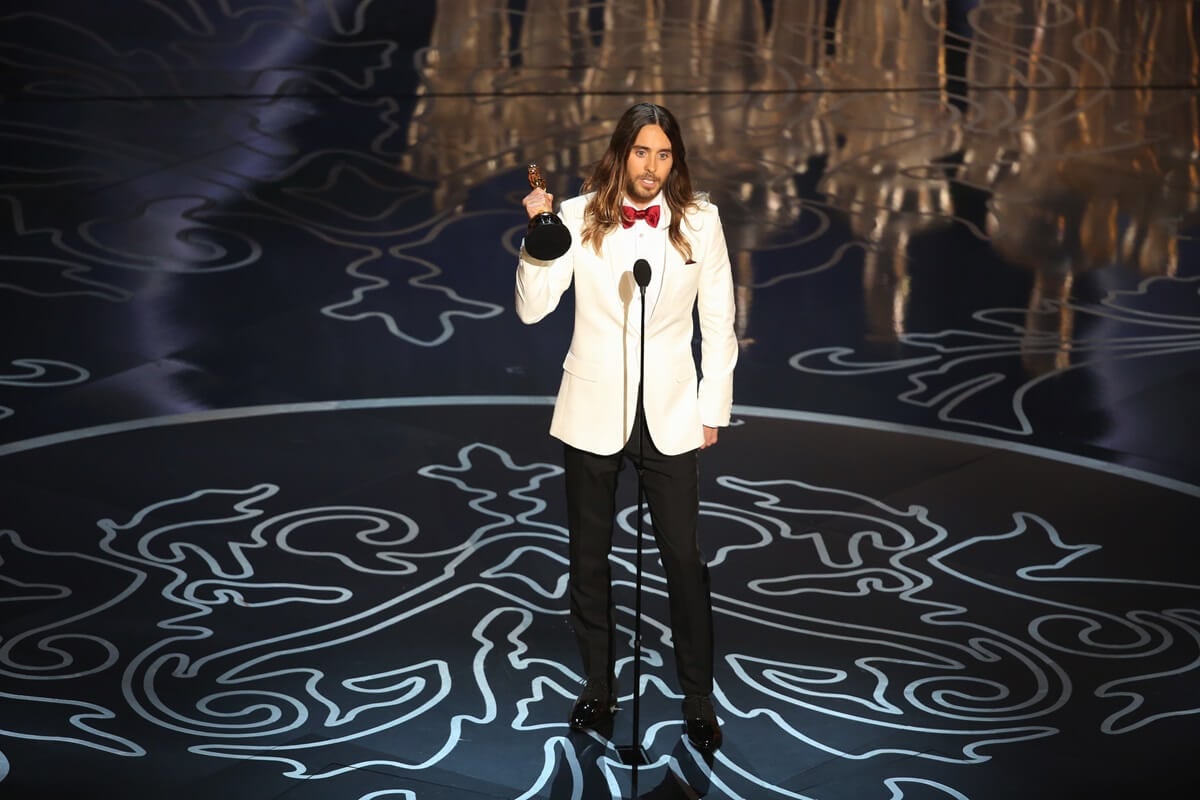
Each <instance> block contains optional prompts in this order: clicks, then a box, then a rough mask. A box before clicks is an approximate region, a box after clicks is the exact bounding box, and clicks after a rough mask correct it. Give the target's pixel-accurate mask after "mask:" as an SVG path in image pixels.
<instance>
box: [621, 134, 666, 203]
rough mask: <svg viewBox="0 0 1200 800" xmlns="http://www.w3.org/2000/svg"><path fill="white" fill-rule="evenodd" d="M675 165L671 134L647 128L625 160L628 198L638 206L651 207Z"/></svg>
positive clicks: (636, 140) (634, 143)
mask: <svg viewBox="0 0 1200 800" xmlns="http://www.w3.org/2000/svg"><path fill="white" fill-rule="evenodd" d="M674 163H675V162H674V155H672V153H671V140H670V139H668V138H667V134H666V133H665V132H664V131H663V129H662V128H661V127H660V126H658V125H646V126H645V127H643V128H642V129H641V130H640V131H638V134H637V139H635V140H634V142H633V148H632V149H630V151H629V157H628V158H626V159H625V176H626V181H625V194H627V195H629V199H630V200H632V201H633V202H634V203H638V204H644V203H649V202H650V201H651V200H653V199H654V195H656V194H658V190H659V189H660V188H662V183H663V181H665V180H666V179H667V176H668V175H670V174H671V166H672V164H674Z"/></svg>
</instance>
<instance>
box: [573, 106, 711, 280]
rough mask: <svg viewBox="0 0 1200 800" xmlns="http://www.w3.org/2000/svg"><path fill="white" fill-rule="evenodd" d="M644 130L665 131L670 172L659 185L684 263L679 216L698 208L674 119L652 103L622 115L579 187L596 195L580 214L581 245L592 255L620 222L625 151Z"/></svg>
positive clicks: (687, 250)
mask: <svg viewBox="0 0 1200 800" xmlns="http://www.w3.org/2000/svg"><path fill="white" fill-rule="evenodd" d="M647 125H657V126H659V127H660V128H662V129H663V133H665V134H666V135H667V139H668V140H670V142H671V172H670V174H668V175H667V179H666V180H665V181H663V188H662V193H663V198H664V199H665V200H666V203H667V207H668V208H669V209H670V210H671V223H670V225H669V226H668V227H667V236H668V238H669V239H670V240H671V244H672V245H673V246H674V247H675V249H676V250H678V251H679V252H680V254H681V255H683V257H684V260H691V257H692V247H691V245H690V244H689V243H688V240H687V238H686V237H685V236H684V235H683V231H682V229H681V225H682V224H683V215H684V212H686V211H687V210H688V209H690V208H694V207H695V206H696V198H695V195H694V194H693V192H692V176H691V173H689V172H688V166H687V148H686V147H684V145H683V135H682V134H681V133H680V132H679V123H678V122H676V121H675V115H674V114H672V113H671V112H670V111H668V110H667V109H665V108H663V107H662V106H660V105H655V104H654V103H638V104H637V105H635V106H632V107H631V108H630V109H629V110H628V111H626V112H625V113H624V114H622V115H621V118H620V119H619V120H617V127H616V128H615V129H614V130H613V134H612V139H610V140H609V142H608V150H607V151H605V153H604V156H603V157H602V158H601V159H600V161H599V162H597V164H596V166H595V167H593V169H592V175H591V177H589V178H588V179H587V181H585V182H584V184H583V191H585V192H595V194H594V195H592V198H591V199H590V200H589V201H588V204H587V208H585V209H584V212H583V220H584V222H583V236H582V239H583V244H591V246H592V249H593V250H594V251H596V253H599V252H600V243H601V242H602V241H603V240H604V237H605V236H607V235H608V234H609V233H610V232H612V231H613V230H614V229H615V228H616V227H617V224H618V223H619V221H620V219H621V200H622V199H623V198H624V197H625V184H626V182H627V181H628V177H629V176H627V175H626V174H625V163H626V161H627V160H628V158H629V151H630V150H632V149H633V144H634V142H636V141H637V136H638V132H639V131H641V129H642V128H644V127H646V126H647Z"/></svg>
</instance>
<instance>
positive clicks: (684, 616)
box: [563, 404, 713, 695]
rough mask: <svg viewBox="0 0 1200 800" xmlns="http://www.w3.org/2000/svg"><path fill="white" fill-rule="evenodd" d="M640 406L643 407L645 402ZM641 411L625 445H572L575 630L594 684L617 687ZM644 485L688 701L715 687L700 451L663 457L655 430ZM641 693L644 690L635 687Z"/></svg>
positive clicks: (647, 445) (569, 480) (567, 458)
mask: <svg viewBox="0 0 1200 800" xmlns="http://www.w3.org/2000/svg"><path fill="white" fill-rule="evenodd" d="M639 405H640V404H639ZM644 429H645V424H644V420H643V418H642V414H641V411H640V410H639V412H638V416H637V419H636V420H635V421H634V426H633V433H632V434H631V435H630V437H629V441H628V442H627V443H626V444H625V447H624V448H623V449H622V450H621V451H620V452H617V453H614V454H612V455H603V456H602V455H596V454H595V453H588V452H586V451H584V450H579V449H577V448H574V447H571V446H570V445H566V446H565V453H564V457H563V462H564V467H565V472H566V476H565V477H566V484H567V527H568V529H569V532H570V547H569V555H570V604H571V625H572V627H573V628H574V630H575V636H576V638H577V640H578V643H579V651H580V655H581V656H582V657H583V668H584V675H585V677H586V678H587V679H588V680H594V681H607V682H608V684H609V685H610V686H613V685H614V682H613V635H614V625H613V600H612V572H611V569H610V567H609V561H608V555H609V552H610V551H611V550H612V537H613V524H614V517H615V515H616V493H617V477H618V474H619V473H620V471H621V468H622V466H623V464H624V462H625V460H626V459H628V460H629V461H630V462H631V463H633V464H634V465H635V466H639V458H638V451H639V440H638V437H639V434H640V433H641V432H642V431H644ZM644 453H645V457H644V458H643V459H641V463H640V466H641V468H642V475H643V486H644V488H645V492H646V503H647V505H648V506H649V510H650V518H651V520H652V527H653V530H654V537H655V540H656V542H657V543H658V549H659V554H660V556H661V558H662V564H663V570H664V572H665V573H666V578H667V592H668V595H669V598H670V613H671V635H672V639H673V640H674V643H675V667H676V670H677V673H678V676H679V686H680V688H681V689H682V690H683V694H685V695H709V694H712V689H713V633H712V598H711V594H710V591H709V581H708V565H707V564H706V563H705V560H704V557H703V556H702V555H701V553H700V548H699V544H698V541H697V537H696V527H697V521H698V519H699V513H700V497H699V453H698V451H696V450H692V451H690V452H687V453H682V454H680V455H675V456H667V455H663V454H662V453H660V452H659V451H658V448H656V447H655V446H654V443H653V442H652V441H651V440H650V435H649V433H648V432H647V433H646V438H645V442H644ZM635 689H636V687H635Z"/></svg>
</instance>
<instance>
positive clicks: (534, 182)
mask: <svg viewBox="0 0 1200 800" xmlns="http://www.w3.org/2000/svg"><path fill="white" fill-rule="evenodd" d="M529 188H531V189H545V188H546V180H545V179H544V178H543V177H542V172H541V170H539V169H538V166H537V164H530V165H529ZM570 247H571V232H570V231H569V230H567V226H566V225H563V223H562V220H561V219H559V218H558V216H557V215H555V214H552V213H550V210H549V209H547V210H546V211H543V212H542V213H540V214H538V215H537V216H536V217H533V218H532V219H530V220H529V231H528V232H527V233H526V234H525V252H527V253H529V255H531V256H533V257H534V258H536V259H538V260H539V261H553V260H554V259H556V258H558V257H559V256H561V255H562V254H563V253H565V252H567V250H568V249H570Z"/></svg>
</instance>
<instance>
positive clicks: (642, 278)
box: [633, 258, 650, 290]
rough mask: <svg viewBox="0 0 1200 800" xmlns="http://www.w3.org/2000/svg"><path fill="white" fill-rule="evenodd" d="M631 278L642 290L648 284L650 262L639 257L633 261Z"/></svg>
mask: <svg viewBox="0 0 1200 800" xmlns="http://www.w3.org/2000/svg"><path fill="white" fill-rule="evenodd" d="M633 279H634V280H635V281H637V285H638V286H640V287H641V288H642V289H643V290H645V288H646V287H647V286H649V285H650V262H649V261H647V260H646V259H644V258H639V259H638V260H637V261H635V262H633Z"/></svg>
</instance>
